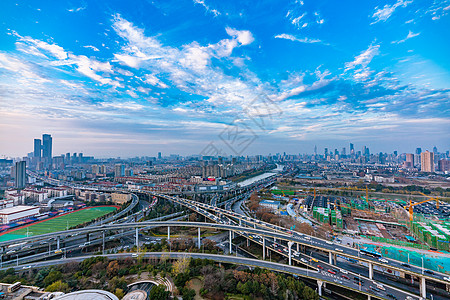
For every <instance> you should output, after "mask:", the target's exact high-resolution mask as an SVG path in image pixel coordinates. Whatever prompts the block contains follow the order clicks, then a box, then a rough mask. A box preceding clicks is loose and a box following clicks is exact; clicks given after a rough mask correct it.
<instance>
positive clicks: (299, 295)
mask: <svg viewBox="0 0 450 300" xmlns="http://www.w3.org/2000/svg"><path fill="white" fill-rule="evenodd" d="M182 265H183V266H185V269H184V270H185V271H184V272H180V273H178V274H177V275H176V277H175V280H174V282H175V285H176V286H177V288H178V290H179V291H181V293H182V295H183V299H193V298H191V296H192V297H193V296H195V292H194V293H193V292H192V290H190V289H189V288H188V286H187V283H188V281H189V280H190V279H192V278H195V277H197V278H202V281H203V282H202V283H203V287H202V289H201V290H200V293H201V295H202V296H204V297H205V298H216V299H223V298H225V297H226V295H227V294H228V295H234V294H241V295H244V296H250V298H251V299H254V298H256V297H258V298H263V299H306V300H316V299H319V296H318V294H316V293H315V292H314V290H313V289H311V288H310V287H308V286H306V285H305V284H304V283H303V282H302V281H300V280H298V279H295V278H293V277H292V276H289V275H281V274H280V275H276V274H275V273H273V272H270V271H267V270H262V269H259V268H256V269H254V270H253V271H251V270H248V269H247V270H239V269H240V268H234V267H231V268H227V265H224V266H222V267H219V266H218V265H217V264H215V263H214V262H213V261H209V260H200V259H192V260H190V261H189V267H188V268H186V266H187V265H188V263H187V261H186V260H184V261H183V263H182Z"/></svg>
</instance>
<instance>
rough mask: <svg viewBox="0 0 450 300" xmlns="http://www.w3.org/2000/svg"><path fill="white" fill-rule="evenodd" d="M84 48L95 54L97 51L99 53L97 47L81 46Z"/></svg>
mask: <svg viewBox="0 0 450 300" xmlns="http://www.w3.org/2000/svg"><path fill="white" fill-rule="evenodd" d="M83 47H84V48H88V49H92V50H94V51H95V52H98V51H100V50H98V48H97V47H95V46H91V45H87V46H83Z"/></svg>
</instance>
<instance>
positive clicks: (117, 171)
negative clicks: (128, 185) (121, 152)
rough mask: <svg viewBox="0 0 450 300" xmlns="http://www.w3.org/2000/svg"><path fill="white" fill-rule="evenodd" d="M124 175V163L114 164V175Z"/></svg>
mask: <svg viewBox="0 0 450 300" xmlns="http://www.w3.org/2000/svg"><path fill="white" fill-rule="evenodd" d="M123 176H125V165H124V164H117V165H115V166H114V177H123Z"/></svg>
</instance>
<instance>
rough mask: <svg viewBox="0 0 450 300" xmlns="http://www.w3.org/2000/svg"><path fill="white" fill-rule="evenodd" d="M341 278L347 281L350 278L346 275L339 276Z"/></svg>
mask: <svg viewBox="0 0 450 300" xmlns="http://www.w3.org/2000/svg"><path fill="white" fill-rule="evenodd" d="M341 277H342V278H344V279H347V280H349V279H350V278H349V277H348V276H347V275H341Z"/></svg>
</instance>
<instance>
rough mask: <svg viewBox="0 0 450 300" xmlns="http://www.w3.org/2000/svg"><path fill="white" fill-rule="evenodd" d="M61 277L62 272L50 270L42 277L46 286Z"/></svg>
mask: <svg viewBox="0 0 450 300" xmlns="http://www.w3.org/2000/svg"><path fill="white" fill-rule="evenodd" d="M61 279H62V274H61V272H60V271H51V272H50V273H48V275H47V276H46V277H45V278H44V285H45V286H48V285H50V284H52V283H53V282H55V281H58V280H61Z"/></svg>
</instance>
